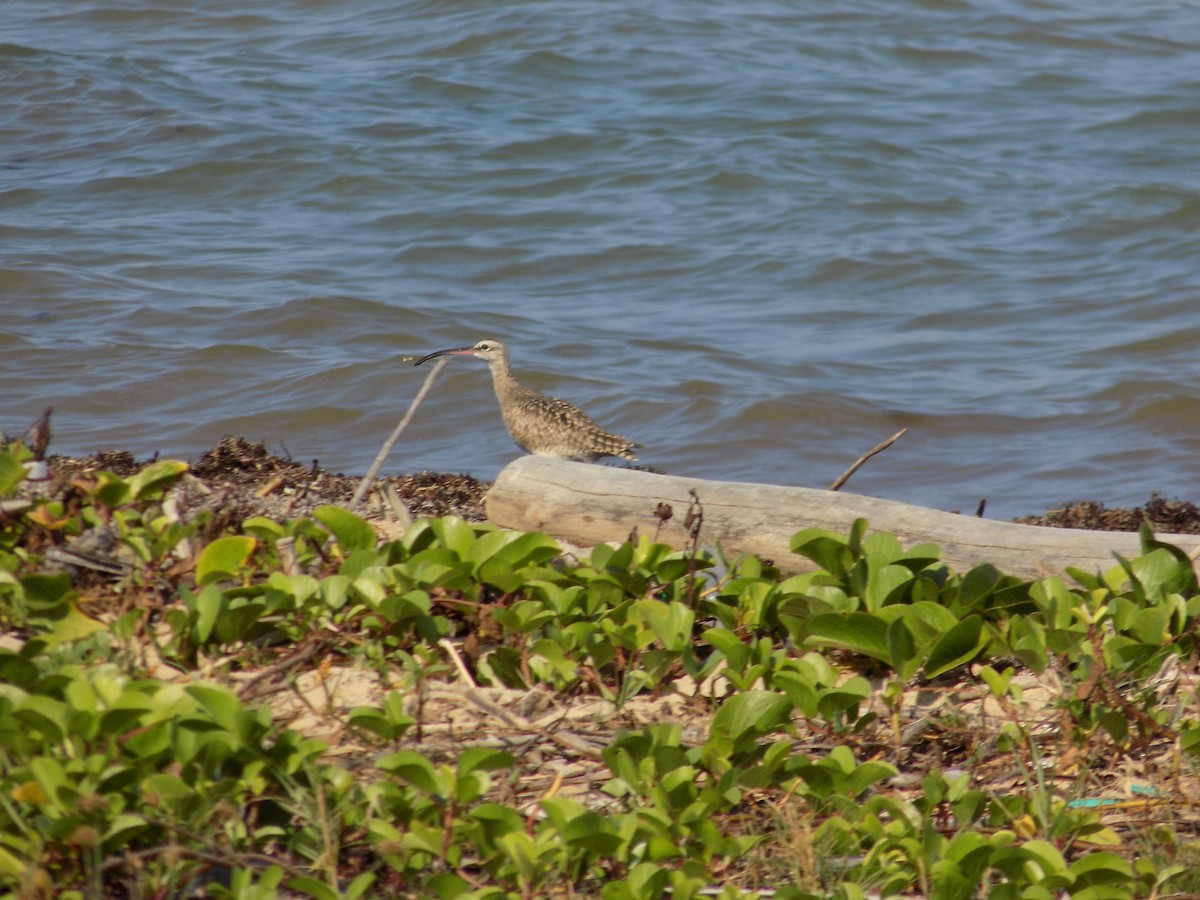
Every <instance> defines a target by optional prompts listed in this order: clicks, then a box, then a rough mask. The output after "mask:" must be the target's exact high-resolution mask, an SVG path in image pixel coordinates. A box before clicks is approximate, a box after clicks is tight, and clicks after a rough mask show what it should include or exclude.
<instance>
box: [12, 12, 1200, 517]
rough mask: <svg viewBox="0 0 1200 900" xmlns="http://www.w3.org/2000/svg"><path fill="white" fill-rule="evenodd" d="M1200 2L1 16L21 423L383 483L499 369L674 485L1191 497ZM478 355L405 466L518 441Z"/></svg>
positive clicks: (1198, 402)
mask: <svg viewBox="0 0 1200 900" xmlns="http://www.w3.org/2000/svg"><path fill="white" fill-rule="evenodd" d="M1198 157H1200V15H1198V9H1197V4H1196V3H1178V2H1154V0H1148V2H1145V3H1138V4H1130V3H1115V2H1105V0H1089V2H1083V0H1077V2H1000V0H998V2H983V0H976V2H961V0H924V2H913V3H907V4H895V3H878V2H865V0H863V2H856V3H851V4H841V5H835V6H831V5H829V4H815V3H812V4H810V3H799V2H794V3H782V2H763V3H736V4H724V3H717V2H701V0H689V2H686V3H684V2H662V3H655V4H644V3H642V4H626V3H608V4H603V5H597V4H594V3H584V2H576V3H572V2H554V3H503V2H492V0H489V2H455V3H449V2H434V0H428V2H420V3H397V2H394V0H386V2H385V0H354V2H346V0H339V2H323V0H294V2H285V0H270V2H264V3H259V4H253V5H251V6H247V5H246V4H244V3H236V4H235V3H232V2H228V0H206V2H204V3H186V2H164V0H159V2H157V3H149V4H147V3H145V2H140V0H139V2H133V0H128V2H111V0H110V2H105V0H2V2H0V366H2V368H0V372H2V373H3V379H4V391H3V397H2V399H0V425H2V426H3V427H4V428H5V429H6V430H9V431H10V432H11V431H14V430H18V429H19V428H21V427H23V426H24V425H25V424H26V423H27V422H28V421H29V420H31V419H32V418H34V417H35V416H36V414H37V413H38V412H40V410H41V409H42V407H44V406H46V405H53V406H54V408H55V428H56V438H55V444H54V449H55V450H56V451H57V452H61V453H82V452H89V451H94V450H98V449H101V448H106V447H116V448H119V449H128V450H131V451H133V452H134V453H136V454H138V455H139V456H145V455H149V454H151V453H154V452H160V453H162V454H165V455H172V456H182V457H184V458H191V459H195V458H197V457H198V456H199V454H200V453H202V452H203V451H204V450H206V449H207V448H209V447H211V446H212V445H213V444H214V443H215V442H216V440H217V439H218V438H219V437H220V436H221V435H222V434H225V433H236V434H241V435H244V436H246V437H247V438H250V439H253V440H262V441H265V442H267V444H268V445H269V446H270V447H271V448H272V449H273V450H275V451H277V452H284V453H290V454H291V455H293V456H294V457H296V458H297V459H301V460H303V461H305V462H307V461H309V460H312V459H319V460H320V461H321V463H322V465H325V466H327V467H330V468H334V469H337V470H341V471H345V472H347V473H361V472H363V471H365V469H366V468H367V466H368V465H369V463H370V461H371V460H372V459H373V457H374V455H375V452H376V450H377V449H378V447H379V445H380V443H381V442H382V441H383V439H384V437H386V435H387V434H388V433H389V432H390V430H391V429H392V427H393V425H394V424H395V422H396V420H397V419H398V418H399V416H400V414H401V413H402V412H403V411H404V409H405V407H406V406H407V404H408V402H409V401H410V399H411V398H412V396H413V395H414V394H415V393H416V391H417V389H418V387H419V386H420V384H421V381H422V380H423V378H424V375H425V370H424V369H414V368H412V366H411V365H410V364H409V363H408V362H407V361H406V360H407V358H408V357H409V356H411V355H416V354H423V353H426V352H429V351H432V350H436V349H441V348H444V347H452V346H461V345H464V344H469V343H473V342H474V341H475V340H477V339H479V338H480V337H484V336H495V337H501V338H503V339H505V340H506V341H508V343H509V345H510V347H511V348H512V352H513V357H514V368H515V369H516V371H517V372H518V373H519V374H520V375H521V376H522V377H523V379H524V380H525V381H526V382H527V383H528V384H530V385H531V386H533V387H536V388H539V389H541V390H546V391H549V392H551V393H553V394H555V395H557V396H561V397H564V398H565V399H568V400H571V401H572V402H575V403H577V404H578V405H580V406H582V407H583V408H584V409H586V410H587V411H588V412H589V413H590V414H591V415H592V416H593V417H594V418H596V419H597V420H599V421H600V422H601V424H603V425H605V426H608V427H610V428H611V429H613V430H615V431H619V432H620V433H622V434H625V435H628V436H629V437H631V438H633V439H635V440H637V441H639V442H641V443H642V444H644V445H645V446H646V449H645V451H644V452H643V453H642V461H643V462H644V463H646V464H648V465H651V466H654V467H655V468H658V469H660V470H663V471H667V472H670V473H674V474H680V475H691V476H698V477H706V478H718V479H727V480H742V481H766V482H775V483H781V484H802V485H810V486H825V485H827V484H828V483H829V482H830V481H832V480H833V478H835V477H836V476H837V475H838V474H839V473H840V472H841V471H842V470H843V469H844V468H845V467H846V466H847V465H849V463H850V462H852V461H853V460H854V459H855V458H856V457H858V456H859V455H860V454H861V453H863V452H864V451H866V450H867V449H869V448H870V447H871V446H873V445H874V444H875V443H877V442H878V441H880V440H882V439H883V438H885V437H887V436H888V435H890V434H892V433H893V432H894V431H896V430H898V429H899V428H900V427H903V426H907V427H908V428H909V432H908V434H907V435H906V436H905V437H904V438H902V439H901V440H900V441H899V442H898V443H897V444H896V445H895V446H893V447H892V448H891V449H889V450H888V451H886V452H885V453H883V454H881V455H880V456H878V457H876V458H875V459H873V460H872V461H871V462H869V463H868V464H867V465H866V467H865V468H864V469H863V470H862V471H860V472H859V473H858V474H857V475H855V476H854V478H853V479H852V480H851V481H850V484H849V486H848V489H852V490H855V491H857V492H860V493H868V494H874V495H876V496H882V497H890V498H895V499H901V500H907V501H911V502H915V503H920V504H923V505H928V506H934V507H940V508H962V509H968V510H974V508H975V506H976V504H977V503H978V502H979V500H980V499H983V498H987V500H988V512H989V515H995V516H1012V515H1019V514H1024V513H1030V512H1037V511H1041V510H1043V509H1045V508H1047V507H1048V506H1053V505H1055V504H1056V503H1058V502H1060V501H1063V500H1068V499H1081V498H1093V499H1099V500H1102V501H1104V502H1106V503H1109V504H1113V505H1115V504H1131V503H1138V502H1141V501H1144V500H1145V499H1146V498H1147V497H1148V496H1149V494H1150V492H1151V491H1161V492H1164V493H1166V494H1167V495H1168V496H1178V497H1182V498H1186V499H1194V498H1195V497H1196V493H1197V492H1196V482H1197V476H1198V469H1200V465H1198V463H1197V458H1198V456H1200V454H1198V451H1200V355H1198V354H1197V344H1198V342H1200V271H1198V267H1197V259H1198V258H1200V256H1198V253H1197V251H1198V249H1200V246H1198V244H1200V240H1198V235H1200V164H1198V163H1200V158H1198ZM517 452H518V451H517V449H516V447H515V446H514V445H513V444H512V443H511V441H510V440H509V439H508V436H507V435H506V434H505V432H504V430H503V426H502V424H501V422H500V417H499V415H498V413H497V411H496V409H495V401H494V399H493V397H492V396H491V392H490V384H489V382H488V378H487V372H486V368H485V367H484V366H483V364H482V363H479V362H477V361H475V360H470V359H455V360H454V361H453V362H452V364H451V365H450V366H449V367H448V368H447V369H446V371H445V373H444V376H443V378H442V379H440V380H439V382H438V384H437V385H436V387H435V389H434V393H433V395H432V396H431V398H430V400H429V401H428V402H427V404H426V405H425V406H424V407H422V409H421V411H420V412H419V414H418V416H417V419H416V421H415V422H414V424H413V426H412V428H411V429H410V430H409V432H408V433H407V435H406V436H405V439H404V440H402V442H401V444H400V445H398V447H397V448H396V450H395V451H393V455H392V457H391V458H390V460H389V467H388V468H389V470H391V471H402V472H409V471H420V470H423V469H429V470H434V471H445V472H470V473H472V474H474V475H476V476H478V477H481V478H491V477H493V476H494V475H495V473H496V472H497V471H498V470H499V469H500V468H501V467H502V466H503V465H504V464H505V463H506V462H507V461H509V460H510V459H512V458H513V457H514V456H515V455H516V454H517Z"/></svg>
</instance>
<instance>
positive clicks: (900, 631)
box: [887, 618, 921, 681]
mask: <svg viewBox="0 0 1200 900" xmlns="http://www.w3.org/2000/svg"><path fill="white" fill-rule="evenodd" d="M887 642H888V657H889V659H888V662H889V663H890V664H891V666H892V668H893V669H895V670H896V675H897V677H898V678H899V679H900V680H901V681H908V679H909V678H911V677H912V676H913V674H914V673H915V672H916V671H917V668H918V667H919V666H920V664H921V661H920V659H919V658H918V657H917V647H916V643H915V642H914V641H913V636H912V632H911V631H909V630H908V626H907V625H905V624H904V619H902V618H900V619H896V620H895V621H894V622H892V624H891V625H889V626H888V629H887Z"/></svg>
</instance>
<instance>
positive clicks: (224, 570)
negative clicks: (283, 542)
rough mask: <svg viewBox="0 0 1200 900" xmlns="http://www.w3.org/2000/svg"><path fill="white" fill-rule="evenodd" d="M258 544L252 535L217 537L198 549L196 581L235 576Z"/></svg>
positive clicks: (225, 578) (203, 581)
mask: <svg viewBox="0 0 1200 900" xmlns="http://www.w3.org/2000/svg"><path fill="white" fill-rule="evenodd" d="M257 545H258V541H256V540H255V539H254V538H252V537H246V536H245V535H229V536H226V537H219V538H217V539H216V540H215V541H212V542H211V543H210V544H209V545H208V546H207V547H205V548H204V549H203V550H201V551H200V557H199V559H197V560H196V583H197V584H209V583H211V582H214V581H228V580H229V579H232V578H234V577H236V575H237V573H238V571H239V570H240V569H241V568H242V567H243V566H244V565H245V564H246V560H248V559H249V558H250V554H251V553H253V552H254V548H255V547H256V546H257Z"/></svg>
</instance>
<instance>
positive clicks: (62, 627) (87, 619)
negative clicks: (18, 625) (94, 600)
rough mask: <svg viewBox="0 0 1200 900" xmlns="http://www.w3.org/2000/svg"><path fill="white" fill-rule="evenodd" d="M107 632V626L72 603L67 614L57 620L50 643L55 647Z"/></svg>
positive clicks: (51, 632) (51, 633)
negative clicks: (99, 632) (100, 632)
mask: <svg viewBox="0 0 1200 900" xmlns="http://www.w3.org/2000/svg"><path fill="white" fill-rule="evenodd" d="M107 630H108V626H107V625H105V624H104V623H103V622H100V621H97V620H96V619H93V618H92V617H91V616H88V615H85V614H84V613H82V612H80V610H79V607H77V606H76V605H75V604H74V603H71V604H69V605H68V606H67V610H66V612H65V613H64V614H63V615H62V616H60V617H59V618H58V619H56V620H55V622H54V628H53V629H51V631H50V635H49V637H50V640H49V642H48V643H49V645H50V646H52V647H53V646H57V645H59V644H62V643H68V642H70V641H78V640H82V639H83V638H85V637H89V636H90V635H93V634H95V633H96V632H98V631H107Z"/></svg>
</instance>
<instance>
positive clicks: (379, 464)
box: [350, 357, 450, 509]
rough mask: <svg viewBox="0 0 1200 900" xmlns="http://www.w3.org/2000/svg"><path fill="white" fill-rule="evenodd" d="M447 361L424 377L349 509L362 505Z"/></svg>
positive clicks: (364, 477)
mask: <svg viewBox="0 0 1200 900" xmlns="http://www.w3.org/2000/svg"><path fill="white" fill-rule="evenodd" d="M449 361H450V360H449V359H447V358H445V357H443V358H441V359H439V360H438V361H437V362H436V363H434V364H433V368H432V369H430V370H429V374H428V375H426V376H425V383H424V384H423V385H421V389H420V390H419V391H417V396H415V397H413V402H412V403H410V404H409V406H408V412H406V413H405V414H404V418H402V419H401V420H400V424H399V425H397V426H396V430H395V431H393V432H392V433H391V435H389V436H388V439H387V440H386V441H384V442H383V446H382V447H380V448H379V453H378V455H377V456H376V457H375V462H373V463H371V468H370V469H368V470H367V474H366V475H364V476H363V480H362V481H360V482H359V483H358V489H357V490H356V491H355V492H354V496H353V497H351V498H350V509H357V508H358V504H360V503H362V500H363V497H365V496H366V495H367V490H368V488H370V487H371V483H372V482H373V481H374V480H375V476H376V475H378V474H379V470H380V469H382V468H383V461H384V460H385V459H387V455H388V454H389V453H391V452H392V447H393V445H395V443H396V441H397V440H399V439H400V435H401V434H403V432H404V429H405V428H407V427H408V423H409V422H411V421H412V417H413V414H414V413H415V412H416V411H417V407H418V406H420V405H421V404H422V403H423V402H424V400H425V396H426V395H427V394H428V393H429V389H430V388H431V387H432V386H433V379H435V378H437V374H438V372H440V371H442V368H443V367H444V366H445V365H446V363H448V362H449Z"/></svg>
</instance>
